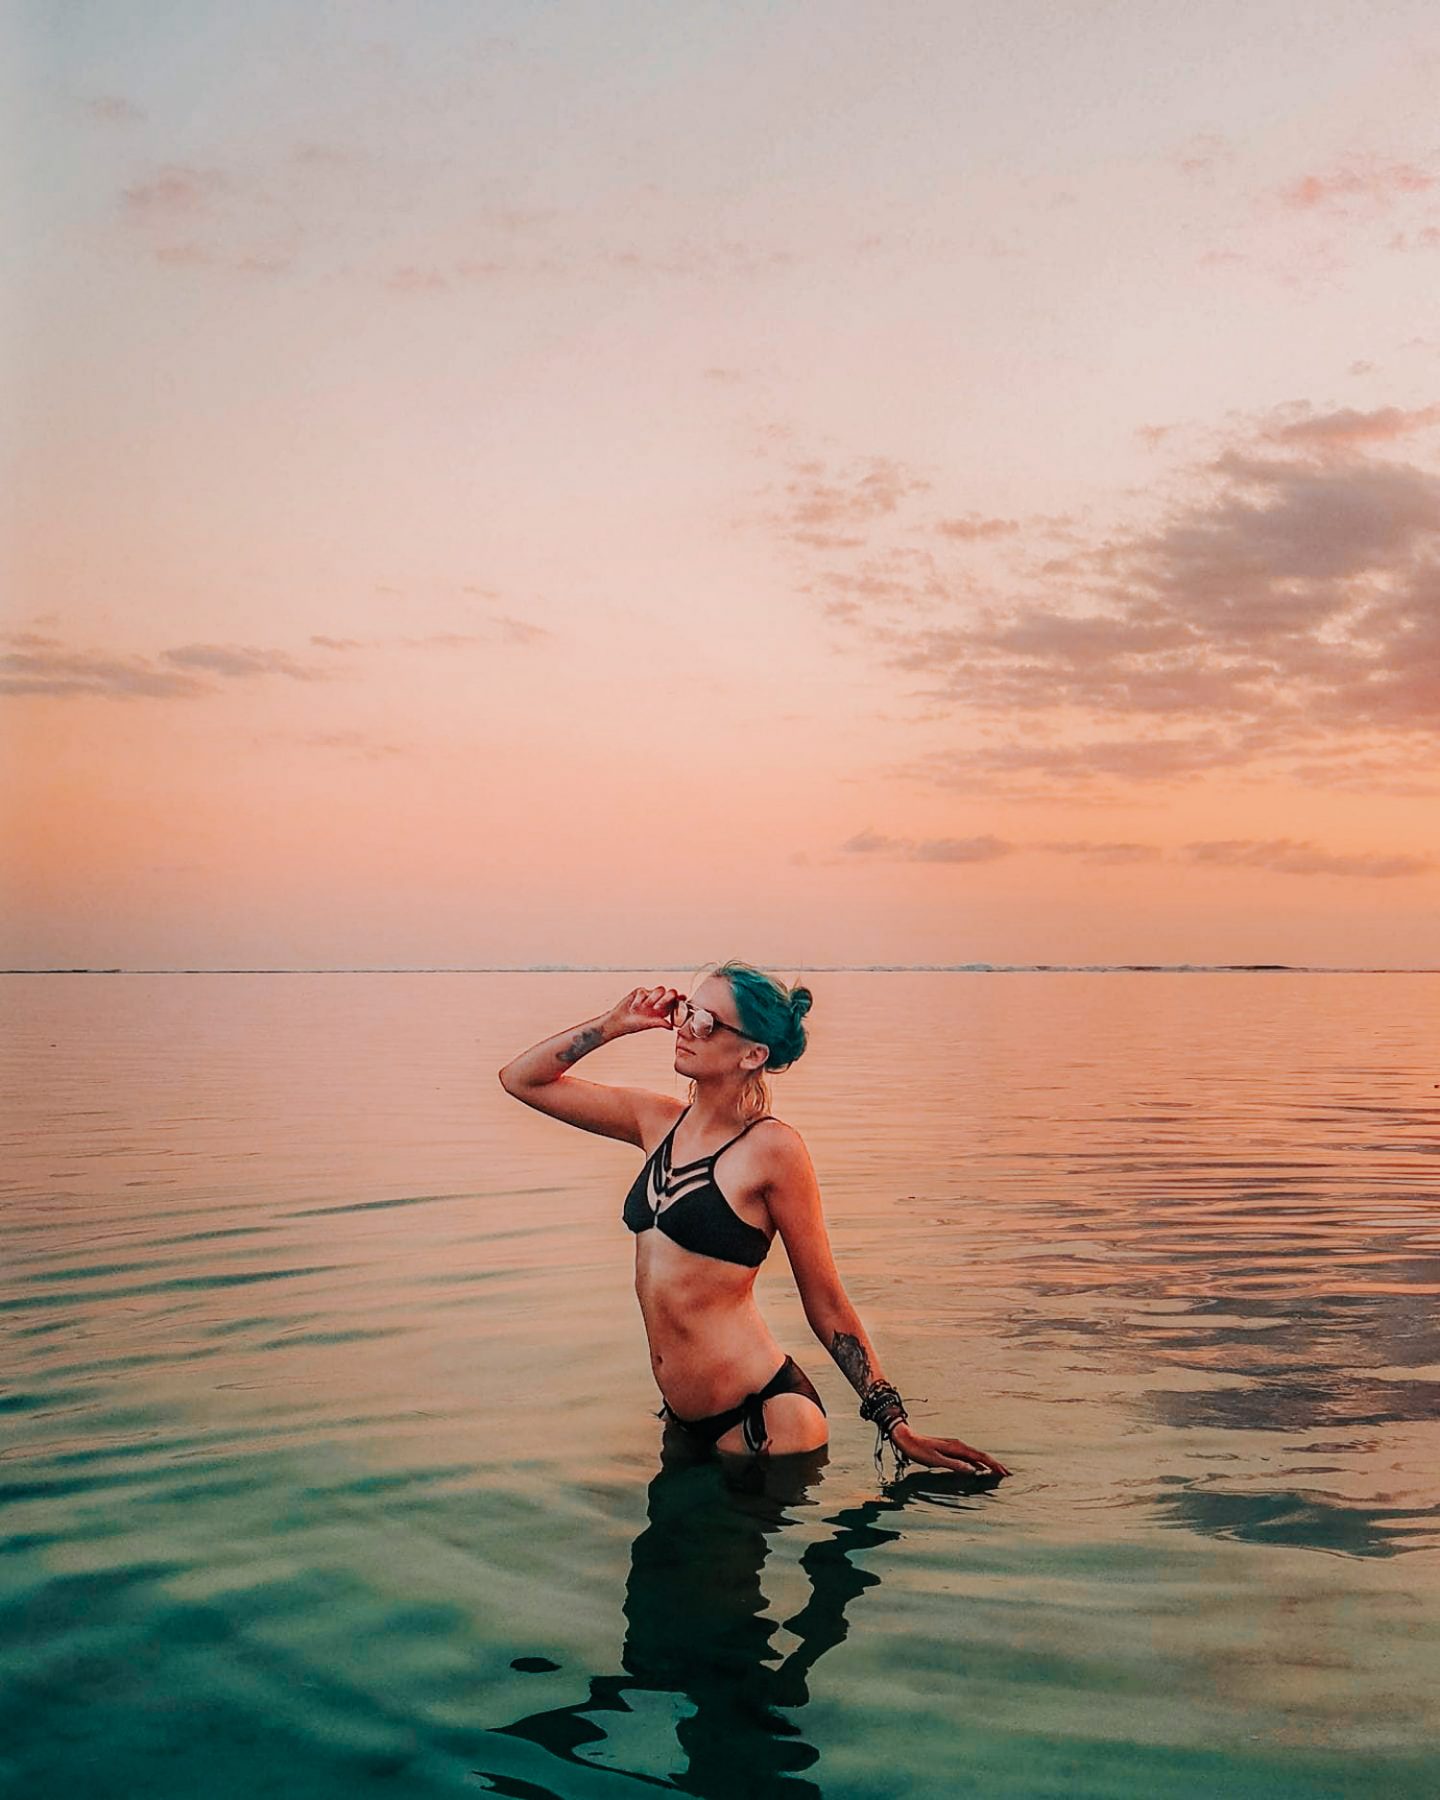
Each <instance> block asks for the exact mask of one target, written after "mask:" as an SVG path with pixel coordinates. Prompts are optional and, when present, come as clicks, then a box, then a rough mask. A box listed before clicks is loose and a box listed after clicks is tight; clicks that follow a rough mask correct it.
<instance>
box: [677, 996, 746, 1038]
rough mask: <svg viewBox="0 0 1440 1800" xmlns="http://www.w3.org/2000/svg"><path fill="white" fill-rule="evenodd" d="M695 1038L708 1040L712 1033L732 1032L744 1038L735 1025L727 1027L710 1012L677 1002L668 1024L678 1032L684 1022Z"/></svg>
mask: <svg viewBox="0 0 1440 1800" xmlns="http://www.w3.org/2000/svg"><path fill="white" fill-rule="evenodd" d="M687 1019H688V1020H689V1022H690V1029H691V1030H692V1031H693V1032H694V1033H695V1036H696V1037H697V1038H708V1037H709V1035H710V1033H711V1032H712V1031H717V1030H718V1031H733V1032H734V1033H735V1035H736V1037H744V1036H745V1033H744V1032H743V1031H741V1030H740V1029H739V1027H738V1026H735V1025H727V1024H726V1023H725V1021H724V1020H723V1019H717V1018H716V1017H715V1015H714V1013H712V1012H706V1010H705V1008H704V1007H703V1006H692V1005H691V1004H690V1002H689V1001H688V1000H677V1001H676V1002H675V1010H674V1011H673V1012H672V1013H671V1014H670V1023H671V1024H672V1025H673V1026H674V1027H675V1029H676V1030H677V1031H679V1029H680V1027H681V1026H682V1025H683V1024H684V1023H685V1022H686V1020H687Z"/></svg>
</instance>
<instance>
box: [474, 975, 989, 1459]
mask: <svg viewBox="0 0 1440 1800" xmlns="http://www.w3.org/2000/svg"><path fill="white" fill-rule="evenodd" d="M683 998H684V996H683V995H682V994H681V993H680V992H679V990H678V989H676V988H670V987H655V988H634V989H632V990H631V992H630V993H629V994H627V995H625V997H624V998H623V999H621V1000H619V1001H617V1002H616V1003H615V1005H614V1006H613V1007H611V1008H610V1010H609V1011H608V1012H606V1013H602V1014H600V1015H599V1016H598V1017H596V1018H594V1019H589V1020H587V1021H585V1023H583V1024H581V1025H577V1026H574V1027H572V1028H571V1029H570V1030H569V1031H562V1032H559V1033H557V1034H556V1035H555V1036H554V1037H552V1038H547V1039H545V1040H544V1042H542V1043H539V1044H536V1045H534V1046H533V1047H532V1048H531V1049H529V1050H526V1051H524V1052H522V1053H521V1055H519V1056H517V1057H515V1058H513V1059H512V1061H510V1062H508V1063H507V1064H506V1065H505V1067H504V1068H503V1069H501V1071H500V1081H501V1083H502V1085H503V1086H504V1088H505V1090H506V1092H507V1093H510V1094H513V1095H514V1096H515V1098H516V1099H517V1100H523V1101H524V1102H525V1104H526V1105H527V1106H533V1107H535V1108H536V1109H537V1110H538V1111H540V1112H545V1113H549V1114H550V1115H551V1117H552V1118H558V1119H563V1120H564V1121H565V1122H566V1123H567V1124H571V1125H575V1126H578V1127H579V1128H580V1129H581V1130H584V1131H594V1132H598V1133H599V1134H601V1135H602V1136H605V1137H614V1138H619V1139H622V1140H623V1141H624V1142H626V1143H630V1144H635V1145H636V1146H638V1147H639V1148H640V1149H641V1150H643V1151H644V1153H645V1155H646V1156H647V1157H648V1156H649V1155H650V1154H651V1152H652V1151H653V1150H654V1149H655V1148H656V1146H657V1145H658V1144H659V1143H660V1141H661V1139H662V1138H664V1136H665V1134H666V1133H667V1132H668V1131H669V1130H670V1128H671V1127H672V1126H673V1125H675V1122H676V1120H677V1119H680V1118H681V1115H682V1113H684V1114H685V1116H684V1119H683V1121H682V1123H681V1124H680V1126H679V1128H678V1129H677V1130H676V1133H675V1137H674V1139H673V1140H672V1142H671V1163H672V1166H673V1167H677V1168H678V1167H681V1166H682V1165H684V1164H685V1163H689V1162H694V1161H696V1160H697V1159H698V1158H700V1157H703V1156H707V1155H709V1154H710V1153H711V1152H712V1151H715V1150H718V1149H719V1148H720V1146H721V1145H722V1144H727V1143H728V1142H729V1140H730V1139H732V1138H734V1137H735V1134H736V1133H737V1132H738V1131H740V1130H741V1129H742V1128H743V1126H744V1124H745V1121H744V1120H743V1119H742V1118H741V1116H740V1104H741V1095H742V1093H743V1090H744V1086H745V1082H746V1080H747V1078H748V1076H749V1075H750V1074H751V1073H752V1071H754V1070H756V1069H759V1068H761V1067H762V1066H763V1065H764V1063H765V1061H766V1060H767V1058H768V1056H769V1050H768V1048H767V1047H766V1046H765V1045H764V1044H758V1043H755V1042H754V1041H753V1040H752V1039H750V1038H747V1037H744V1036H742V1035H741V1034H740V1033H739V1031H738V1030H737V1029H725V1028H724V1027H726V1026H729V1027H732V1028H734V1027H738V1025H739V1015H738V1010H737V1008H736V1004H735V997H734V994H733V992H732V990H731V987H730V984H729V982H728V981H727V980H725V979H724V978H723V977H721V976H714V975H712V976H708V977H707V978H706V979H705V980H704V981H702V982H701V984H700V985H699V987H698V988H697V989H696V991H695V993H694V995H693V996H691V1001H692V1004H693V1005H694V1006H696V1007H699V1008H703V1009H705V1010H706V1011H708V1012H710V1013H711V1014H712V1015H713V1016H714V1018H715V1019H716V1021H717V1028H716V1029H715V1030H714V1031H713V1032H712V1033H711V1035H710V1036H709V1037H708V1038H700V1037H697V1036H696V1035H695V1031H694V1026H693V1023H691V1022H689V1021H687V1022H686V1023H685V1024H684V1025H682V1027H681V1028H680V1030H678V1031H676V1032H675V1053H674V1055H675V1069H676V1071H677V1072H678V1073H679V1074H681V1075H683V1076H685V1077H687V1078H688V1079H689V1080H691V1081H693V1082H694V1083H695V1089H696V1095H695V1101H694V1104H693V1105H692V1106H691V1107H690V1109H689V1111H688V1113H686V1112H685V1108H684V1106H683V1104H682V1103H681V1102H680V1101H678V1100H676V1099H674V1098H673V1097H672V1096H670V1095H668V1094H657V1093H652V1092H650V1091H648V1090H647V1089H644V1088H622V1087H613V1086H606V1085H604V1084H602V1083H599V1082H592V1081H584V1080H581V1079H580V1078H579V1077H578V1076H575V1075H572V1074H570V1073H569V1071H570V1069H571V1068H573V1066H574V1065H575V1063H577V1062H578V1061H579V1060H580V1059H581V1058H582V1057H584V1056H587V1055H589V1054H590V1052H591V1051H593V1050H595V1049H598V1048H599V1047H600V1045H602V1044H606V1043H609V1042H611V1041H612V1040H613V1039H615V1038H617V1037H624V1036H627V1035H629V1034H630V1033H632V1032H636V1031H651V1030H657V1029H658V1030H674V1025H673V1020H672V1015H673V1013H674V1011H675V1008H676V1005H677V1004H678V1002H679V1001H680V1000H682V999H683ZM713 1175H714V1179H715V1181H716V1183H717V1184H718V1186H719V1187H720V1189H721V1192H722V1193H723V1194H724V1196H725V1198H726V1200H727V1201H728V1202H729V1203H730V1205H731V1206H732V1207H733V1208H734V1210H735V1212H736V1213H737V1214H738V1215H739V1216H740V1217H741V1218H742V1219H744V1220H745V1221H747V1223H749V1224H751V1225H754V1226H757V1227H758V1228H759V1229H760V1230H761V1231H763V1232H765V1233H766V1235H767V1236H768V1237H771V1238H773V1237H774V1236H775V1235H776V1234H777V1233H778V1235H779V1236H780V1238H781V1240H782V1242H783V1243H784V1245H785V1249H786V1253H787V1255H788V1257H789V1259H790V1267H791V1269H792V1271H793V1273H794V1276H795V1282H796V1286H797V1289H798V1291H799V1294H800V1299H801V1302H802V1304H803V1305H804V1308H805V1317H806V1319H807V1320H808V1321H809V1324H810V1328H811V1330H812V1331H813V1332H814V1333H815V1336H816V1338H817V1339H818V1340H819V1342H820V1343H821V1344H822V1345H823V1346H824V1348H825V1350H826V1351H827V1352H828V1353H829V1355H830V1356H831V1357H832V1358H833V1359H834V1361H835V1363H836V1366H837V1367H838V1368H839V1369H840V1370H841V1372H842V1373H843V1374H844V1376H845V1378H846V1379H847V1380H848V1381H849V1382H850V1384H851V1386H852V1387H854V1389H855V1391H856V1393H857V1394H860V1395H862V1396H863V1395H864V1393H865V1391H866V1389H867V1388H869V1387H870V1386H871V1384H872V1383H873V1382H876V1381H883V1380H884V1379H885V1377H884V1372H883V1370H882V1369H881V1366H880V1361H879V1358H878V1356H877V1355H876V1352H875V1347H874V1345H873V1344H872V1343H871V1342H870V1339H869V1336H868V1335H867V1333H866V1331H865V1327H864V1325H863V1324H862V1323H861V1321H860V1318H859V1315H858V1314H857V1313H856V1311H855V1308H854V1306H853V1305H852V1304H851V1302H850V1298H849V1296H848V1295H847V1294H846V1292H845V1289H844V1287H843V1285H842V1283H841V1281H840V1276H839V1274H838V1272H837V1271H836V1268H835V1262H834V1258H833V1256H832V1254H831V1250H830V1241H829V1236H828V1234H827V1232H826V1229H825V1220H824V1214H823V1210H822V1207H821V1201H820V1189H819V1184H818V1182H817V1181H816V1178H815V1170H814V1167H813V1165H812V1163H811V1161H810V1156H809V1153H808V1151H807V1150H806V1148H805V1142H804V1139H803V1138H802V1137H801V1136H800V1134H799V1132H797V1131H796V1130H795V1129H794V1128H793V1127H792V1126H789V1125H786V1124H784V1123H783V1122H782V1121H781V1120H779V1119H766V1120H762V1121H761V1122H760V1123H759V1124H756V1125H754V1126H752V1127H751V1128H750V1130H748V1131H747V1132H746V1133H745V1135H744V1137H742V1138H741V1139H740V1140H739V1142H738V1143H733V1144H729V1147H728V1148H727V1149H726V1150H725V1152H724V1154H723V1155H722V1156H720V1157H719V1158H718V1159H717V1161H716V1163H715V1165H714V1169H713ZM757 1273H758V1271H757V1270H755V1269H751V1268H746V1267H744V1266H742V1265H740V1264H738V1263H728V1262H722V1261H719V1260H717V1259H716V1258H713V1257H707V1256H700V1255H697V1254H696V1253H695V1252H693V1251H690V1250H686V1249H684V1248H682V1247H681V1246H680V1245H679V1244H677V1243H675V1242H673V1240H672V1239H670V1238H669V1237H667V1236H666V1235H665V1233H664V1232H661V1231H642V1232H638V1233H637V1234H636V1237H635V1292H636V1296H637V1298H638V1299H639V1302H640V1310H641V1315H642V1317H643V1318H644V1321H645V1331H646V1336H647V1338H648V1339H649V1344H650V1366H651V1370H652V1373H653V1374H654V1377H655V1382H656V1385H657V1386H658V1388H659V1389H660V1392H661V1393H662V1394H663V1395H664V1397H665V1399H666V1400H667V1401H668V1403H669V1404H670V1406H671V1408H672V1410H673V1411H674V1412H675V1413H676V1414H677V1415H678V1416H679V1417H680V1418H682V1419H696V1418H703V1417H705V1416H706V1415H707V1414H710V1413H717V1412H722V1411H724V1410H725V1409H726V1408H728V1407H731V1406H734V1405H735V1404H737V1402H738V1401H739V1400H741V1399H742V1398H743V1397H744V1396H745V1395H746V1394H749V1393H753V1392H755V1391H756V1389H758V1388H761V1387H763V1386H764V1385H765V1383H766V1382H767V1381H768V1380H769V1379H770V1377H771V1376H772V1375H773V1374H774V1373H775V1371H776V1369H777V1368H778V1367H779V1366H780V1364H781V1363H782V1362H783V1361H784V1359H785V1351H784V1350H783V1349H782V1347H781V1346H780V1345H779V1344H778V1343H777V1342H776V1340H775V1338H774V1337H773V1335H772V1334H771V1332H770V1329H769V1327H768V1326H767V1325H766V1323H765V1321H764V1319H763V1318H762V1317H761V1315H760V1311H759V1309H758V1307H757V1306H756V1304H755V1298H754V1287H755V1277H756V1275H757ZM765 1425H766V1430H767V1432H768V1435H769V1453H770V1454H771V1455H786V1454H789V1453H793V1452H798V1451H806V1450H815V1449H818V1448H819V1447H820V1446H821V1445H822V1444H825V1443H827V1442H828V1440H829V1430H828V1421H827V1420H826V1417H825V1415H824V1414H823V1413H822V1412H821V1411H820V1409H819V1408H818V1407H817V1406H816V1405H815V1404H814V1402H813V1401H811V1400H809V1399H807V1398H806V1396H805V1395H804V1394H777V1395H775V1397H774V1398H773V1399H771V1400H767V1401H766V1402H765ZM892 1441H893V1443H894V1444H895V1446H896V1448H897V1449H899V1450H900V1451H901V1453H902V1454H903V1455H904V1456H905V1457H907V1458H908V1459H909V1460H910V1461H911V1462H916V1463H920V1464H922V1465H924V1466H926V1467H928V1468H934V1469H954V1470H956V1471H958V1472H961V1473H964V1474H968V1475H976V1474H979V1475H993V1476H1000V1475H1007V1474H1008V1473H1009V1470H1008V1469H1006V1468H1005V1466H1004V1465H1003V1464H1002V1463H999V1462H997V1461H996V1460H995V1459H994V1457H991V1456H987V1455H986V1454H985V1453H984V1452H983V1451H980V1450H976V1449H975V1448H974V1447H973V1446H972V1445H969V1444H966V1443H963V1442H962V1441H961V1440H960V1439H959V1438H950V1437H932V1436H928V1435H926V1434H925V1433H922V1432H917V1431H914V1430H912V1429H911V1427H910V1425H909V1424H908V1423H907V1422H905V1421H903V1420H902V1421H901V1422H900V1423H899V1424H897V1425H896V1426H895V1428H894V1432H893V1434H892ZM716 1448H717V1449H719V1450H722V1451H735V1452H743V1451H744V1449H745V1443H744V1437H743V1433H742V1428H741V1427H740V1426H739V1425H736V1426H735V1427H733V1428H732V1429H731V1430H730V1431H728V1432H727V1433H726V1434H725V1435H724V1436H723V1437H721V1438H720V1439H719V1440H718V1442H717V1444H716Z"/></svg>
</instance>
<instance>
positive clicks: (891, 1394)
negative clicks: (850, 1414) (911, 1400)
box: [860, 1381, 910, 1437]
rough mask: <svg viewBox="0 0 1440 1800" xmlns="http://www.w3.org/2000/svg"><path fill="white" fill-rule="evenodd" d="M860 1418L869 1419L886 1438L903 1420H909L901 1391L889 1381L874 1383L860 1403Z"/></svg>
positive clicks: (867, 1389)
mask: <svg viewBox="0 0 1440 1800" xmlns="http://www.w3.org/2000/svg"><path fill="white" fill-rule="evenodd" d="M860 1417H861V1418H862V1419H868V1420H870V1421H871V1422H872V1423H873V1424H875V1425H876V1426H878V1427H879V1429H880V1431H881V1432H882V1433H883V1434H884V1436H886V1437H889V1436H890V1434H891V1432H892V1431H893V1430H894V1429H895V1427H896V1426H897V1425H898V1424H899V1423H900V1421H901V1420H902V1419H908V1418H909V1417H910V1415H909V1413H907V1412H906V1410H905V1402H904V1401H903V1400H902V1399H901V1398H900V1390H899V1388H897V1387H894V1386H893V1385H892V1384H891V1383H890V1382H888V1381H872V1382H871V1383H870V1385H869V1387H868V1388H866V1390H865V1396H864V1398H863V1399H862V1400H861V1402H860Z"/></svg>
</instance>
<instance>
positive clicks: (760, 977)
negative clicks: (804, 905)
mask: <svg viewBox="0 0 1440 1800" xmlns="http://www.w3.org/2000/svg"><path fill="white" fill-rule="evenodd" d="M710 972H711V974H712V975H717V976H720V977H722V978H723V979H724V980H726V981H728V982H729V983H730V991H731V993H732V994H734V996H735V1010H736V1012H737V1013H738V1014H739V1015H740V1029H741V1030H742V1031H743V1032H744V1033H745V1035H746V1037H748V1038H754V1039H755V1041H756V1043H758V1044H764V1045H765V1046H766V1047H767V1048H768V1050H769V1052H770V1056H769V1060H768V1061H767V1062H766V1063H765V1065H764V1067H765V1073H766V1074H767V1075H775V1074H778V1073H779V1071H780V1070H781V1069H788V1068H789V1067H790V1065H791V1063H794V1062H799V1060H800V1058H801V1057H802V1056H803V1055H804V1054H805V1044H806V1036H805V1025H804V1018H805V1015H806V1013H808V1012H809V1010H810V1008H811V1007H812V1006H813V1005H814V1004H815V996H814V995H813V994H812V993H811V992H810V990H809V988H807V987H801V986H800V985H799V983H798V982H797V983H796V985H795V986H794V987H790V988H787V987H786V986H785V984H784V982H782V981H777V980H776V979H775V977H774V976H773V975H767V974H766V973H765V971H764V970H763V969H757V968H755V967H754V965H753V964H751V963H747V962H738V961H736V960H735V959H734V958H733V957H732V958H731V960H730V961H729V962H723V963H721V964H720V965H719V966H718V967H717V968H714V969H712V970H711V971H710Z"/></svg>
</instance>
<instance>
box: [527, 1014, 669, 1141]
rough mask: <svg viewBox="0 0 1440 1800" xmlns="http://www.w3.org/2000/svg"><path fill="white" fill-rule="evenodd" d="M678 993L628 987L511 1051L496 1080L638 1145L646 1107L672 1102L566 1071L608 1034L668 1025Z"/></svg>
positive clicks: (551, 1110)
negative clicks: (590, 1012) (582, 1017)
mask: <svg viewBox="0 0 1440 1800" xmlns="http://www.w3.org/2000/svg"><path fill="white" fill-rule="evenodd" d="M679 998H680V996H679V994H678V992H677V991H676V989H674V988H632V989H631V991H630V992H629V993H628V994H627V995H626V996H625V998H624V999H623V1000H617V1001H616V1003H615V1005H614V1006H612V1007H611V1008H610V1010H609V1012H604V1013H598V1014H597V1015H596V1016H595V1018H593V1019H587V1020H586V1021H585V1023H584V1024H583V1025H572V1026H571V1027H570V1029H569V1030H568V1031H557V1032H556V1034H555V1035H554V1037H548V1038H546V1039H545V1040H544V1041H543V1042H542V1043H539V1044H534V1045H532V1046H531V1048H530V1049H528V1050H522V1051H521V1053H520V1054H519V1056H515V1057H512V1058H511V1059H510V1061H509V1062H508V1063H506V1065H505V1067H504V1068H503V1069H501V1070H500V1085H501V1087H503V1088H504V1090H505V1092H506V1093H507V1094H513V1095H514V1096H515V1098H516V1099H517V1100H523V1101H524V1103H525V1104H526V1106H533V1107H534V1108H535V1110H536V1111H537V1112H543V1113H548V1114H549V1115H550V1117H551V1118H554V1119H563V1120H564V1121H565V1123H566V1124H567V1125H577V1126H579V1128H580V1129H581V1130H582V1131H593V1132H596V1133H598V1134H599V1135H600V1136H601V1137H613V1138H620V1139H621V1140H622V1141H623V1142H624V1143H627V1144H638V1145H639V1146H640V1147H641V1148H642V1149H643V1148H644V1146H645V1137H644V1132H643V1129H642V1125H643V1119H644V1115H645V1113H646V1111H647V1110H648V1109H649V1108H651V1107H653V1106H655V1105H656V1104H657V1103H662V1104H664V1105H666V1106H672V1105H673V1104H674V1102H673V1101H671V1100H669V1099H668V1098H667V1097H666V1096H665V1095H663V1094H652V1093H650V1092H649V1090H648V1089H646V1088H627V1087H609V1086H607V1085H606V1084H605V1083H603V1082H599V1081H582V1080H580V1079H579V1077H578V1076H574V1075H569V1074H567V1073H566V1071H567V1070H568V1069H571V1068H573V1067H574V1065H575V1064H576V1063H577V1062H579V1060H580V1058H581V1057H582V1056H588V1055H589V1054H590V1052H591V1051H592V1050H598V1049H599V1047H600V1045H601V1044H608V1043H610V1042H611V1040H612V1039H614V1038H617V1037H628V1036H629V1034H630V1033H631V1032H632V1031H650V1030H653V1029H654V1028H655V1027H657V1026H665V1027H668V1026H669V1024H670V1014H671V1013H672V1012H673V1011H674V1008H675V1002H676V1001H677V1000H678V999H679Z"/></svg>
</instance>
